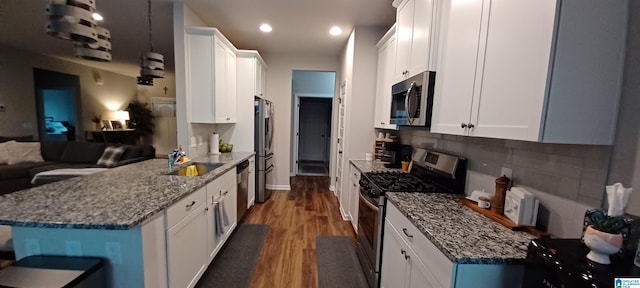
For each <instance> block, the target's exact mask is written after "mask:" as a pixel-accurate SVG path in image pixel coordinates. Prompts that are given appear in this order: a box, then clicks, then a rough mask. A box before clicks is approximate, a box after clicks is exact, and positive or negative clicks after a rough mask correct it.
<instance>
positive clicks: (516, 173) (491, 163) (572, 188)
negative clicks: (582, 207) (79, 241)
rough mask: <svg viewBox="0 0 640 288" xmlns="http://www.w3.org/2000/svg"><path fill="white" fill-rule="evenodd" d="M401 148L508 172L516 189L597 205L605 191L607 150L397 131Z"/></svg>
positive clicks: (484, 171) (493, 172)
mask: <svg viewBox="0 0 640 288" xmlns="http://www.w3.org/2000/svg"><path fill="white" fill-rule="evenodd" d="M397 133H398V137H399V138H400V142H401V143H402V144H408V145H411V146H413V147H425V148H435V149H440V150H445V151H450V152H453V153H455V154H458V155H461V156H465V157H467V158H468V169H469V170H472V171H475V172H478V173H481V174H486V175H492V176H495V177H498V176H500V171H501V169H502V167H507V168H511V169H512V170H513V181H514V183H515V184H516V185H524V186H529V187H532V188H534V189H537V190H540V191H544V192H546V193H549V194H552V195H555V196H559V197H562V198H565V199H568V200H572V201H576V202H578V203H582V204H586V205H589V206H594V207H600V206H601V205H602V203H603V202H602V200H603V197H604V193H605V188H604V187H605V185H606V183H605V182H606V179H607V171H608V167H609V162H610V154H611V153H610V150H611V147H610V146H595V145H568V144H543V143H536V142H525V141H514V140H503V139H490V138H480V137H465V136H455V135H442V134H433V133H430V132H428V131H425V130H414V129H411V130H401V131H398V132H397Z"/></svg>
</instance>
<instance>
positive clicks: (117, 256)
mask: <svg viewBox="0 0 640 288" xmlns="http://www.w3.org/2000/svg"><path fill="white" fill-rule="evenodd" d="M104 246H105V250H106V256H107V258H109V259H110V260H111V264H122V248H121V247H120V242H107V243H105V244H104Z"/></svg>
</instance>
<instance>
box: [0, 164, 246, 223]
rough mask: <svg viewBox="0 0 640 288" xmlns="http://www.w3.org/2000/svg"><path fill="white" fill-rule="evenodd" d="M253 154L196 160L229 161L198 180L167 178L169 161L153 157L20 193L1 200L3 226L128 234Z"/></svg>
mask: <svg viewBox="0 0 640 288" xmlns="http://www.w3.org/2000/svg"><path fill="white" fill-rule="evenodd" d="M253 155H255V152H231V153H222V154H220V155H206V156H202V157H196V158H194V159H192V161H193V162H208V163H224V165H222V166H221V167H218V168H217V169H215V170H213V171H210V172H209V173H207V174H205V175H202V176H198V177H190V176H175V175H166V174H167V173H168V172H169V170H168V164H167V159H151V160H147V161H142V162H137V163H133V164H129V165H126V166H121V167H116V168H112V169H109V170H107V171H103V172H98V173H94V174H91V175H86V176H80V177H74V178H70V179H67V180H63V181H58V182H54V183H50V184H46V185H42V186H37V187H34V188H30V189H25V190H21V191H16V192H13V193H10V194H5V195H2V196H0V224H2V225H11V226H22V227H39V228H71V229H107V230H128V229H131V228H133V227H135V226H137V225H138V224H140V223H143V222H144V221H145V220H147V219H149V218H151V217H152V216H153V215H155V214H156V213H158V212H160V211H162V210H164V209H165V208H167V207H169V206H171V204H173V203H175V202H177V201H179V200H180V199H182V198H184V197H186V196H187V195H189V194H190V193H192V192H194V191H196V190H197V189H199V188H201V187H203V186H205V185H206V184H207V183H209V182H211V181H213V180H214V179H216V178H217V177H218V176H220V175H222V174H224V173H225V172H227V171H229V170H231V169H233V168H235V167H236V166H237V165H238V164H239V163H240V162H242V161H244V160H247V159H249V158H250V157H251V156H253ZM176 169H178V165H174V167H173V170H176Z"/></svg>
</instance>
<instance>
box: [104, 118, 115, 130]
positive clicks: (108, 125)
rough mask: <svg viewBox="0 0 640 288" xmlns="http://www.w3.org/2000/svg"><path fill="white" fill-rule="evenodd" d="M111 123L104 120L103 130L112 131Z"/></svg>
mask: <svg viewBox="0 0 640 288" xmlns="http://www.w3.org/2000/svg"><path fill="white" fill-rule="evenodd" d="M112 129H113V127H111V122H109V120H102V130H112Z"/></svg>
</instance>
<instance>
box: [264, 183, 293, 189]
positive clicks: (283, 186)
mask: <svg viewBox="0 0 640 288" xmlns="http://www.w3.org/2000/svg"><path fill="white" fill-rule="evenodd" d="M265 188H267V189H269V190H291V185H269V184H267V185H265Z"/></svg>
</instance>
